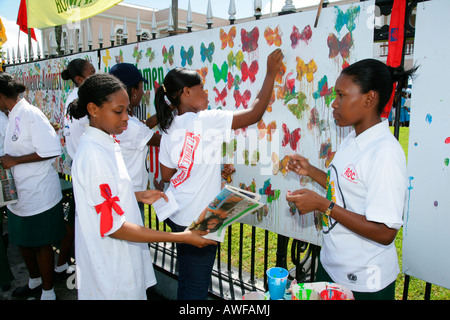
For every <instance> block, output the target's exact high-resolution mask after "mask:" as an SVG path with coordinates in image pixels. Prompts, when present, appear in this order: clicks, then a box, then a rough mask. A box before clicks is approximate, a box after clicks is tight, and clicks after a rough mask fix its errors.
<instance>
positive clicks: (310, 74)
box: [297, 57, 317, 82]
mask: <svg viewBox="0 0 450 320" xmlns="http://www.w3.org/2000/svg"><path fill="white" fill-rule="evenodd" d="M316 71H317V65H316V63H315V62H314V60H313V59H311V61H309V63H308V64H305V62H304V61H303V60H302V59H300V58H299V57H297V79H298V80H300V81H301V80H302V78H303V76H304V75H306V80H308V82H311V81H313V79H314V73H315V72H316Z"/></svg>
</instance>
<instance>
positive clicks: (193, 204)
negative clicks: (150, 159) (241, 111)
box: [159, 110, 233, 226]
mask: <svg viewBox="0 0 450 320" xmlns="http://www.w3.org/2000/svg"><path fill="white" fill-rule="evenodd" d="M232 121H233V112H232V111H222V110H205V111H201V112H198V113H193V112H187V113H184V114H182V115H178V116H176V117H175V118H174V120H173V122H172V124H171V125H170V128H169V129H168V131H167V133H163V134H162V137H161V145H160V153H159V161H160V162H161V163H162V164H163V165H164V166H166V167H168V168H172V169H176V170H177V171H176V173H175V174H174V175H173V176H172V178H171V180H170V184H169V188H168V191H167V192H169V191H171V192H172V193H173V195H174V197H175V199H176V201H177V203H178V206H179V208H180V209H179V210H178V211H177V212H175V213H173V214H172V215H171V216H170V217H169V219H170V220H172V221H173V222H174V223H176V224H178V225H180V226H188V225H190V224H191V222H192V221H194V219H196V218H197V217H198V215H199V214H200V213H201V212H202V211H203V209H205V208H206V206H207V205H208V204H209V202H210V201H211V200H213V199H214V197H215V196H216V195H217V194H218V193H219V192H220V190H221V174H220V172H221V160H222V144H223V142H224V141H226V135H227V134H229V133H230V131H231V124H232Z"/></svg>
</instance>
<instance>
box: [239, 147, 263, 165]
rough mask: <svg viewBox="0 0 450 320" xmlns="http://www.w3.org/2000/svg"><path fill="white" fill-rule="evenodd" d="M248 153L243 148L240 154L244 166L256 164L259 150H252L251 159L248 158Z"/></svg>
mask: <svg viewBox="0 0 450 320" xmlns="http://www.w3.org/2000/svg"><path fill="white" fill-rule="evenodd" d="M249 155H250V152H248V150H244V151H243V152H242V156H243V157H244V164H245V165H246V166H248V165H250V166H252V167H254V166H256V164H257V163H258V161H259V151H258V150H255V151H253V153H252V158H251V159H250V158H249Z"/></svg>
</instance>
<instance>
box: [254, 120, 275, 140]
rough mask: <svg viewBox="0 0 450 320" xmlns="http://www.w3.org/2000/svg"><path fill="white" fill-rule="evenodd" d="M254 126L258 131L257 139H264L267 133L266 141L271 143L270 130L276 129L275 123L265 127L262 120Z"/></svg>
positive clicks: (272, 122)
mask: <svg viewBox="0 0 450 320" xmlns="http://www.w3.org/2000/svg"><path fill="white" fill-rule="evenodd" d="M256 126H257V127H258V129H259V139H262V138H264V136H265V135H266V133H267V140H268V141H272V130H276V129H277V123H276V122H275V121H271V122H269V124H268V125H266V124H265V123H264V120H263V119H261V120H260V121H259V122H258V124H257V125H256Z"/></svg>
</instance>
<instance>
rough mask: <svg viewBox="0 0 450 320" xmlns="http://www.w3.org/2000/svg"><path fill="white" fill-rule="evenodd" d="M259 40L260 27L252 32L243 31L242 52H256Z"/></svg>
mask: <svg viewBox="0 0 450 320" xmlns="http://www.w3.org/2000/svg"><path fill="white" fill-rule="evenodd" d="M258 38H259V29H258V27H254V28H253V29H252V31H250V32H247V31H245V29H241V41H242V50H243V51H247V52H248V53H250V52H252V51H255V50H256V49H257V48H258Z"/></svg>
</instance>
